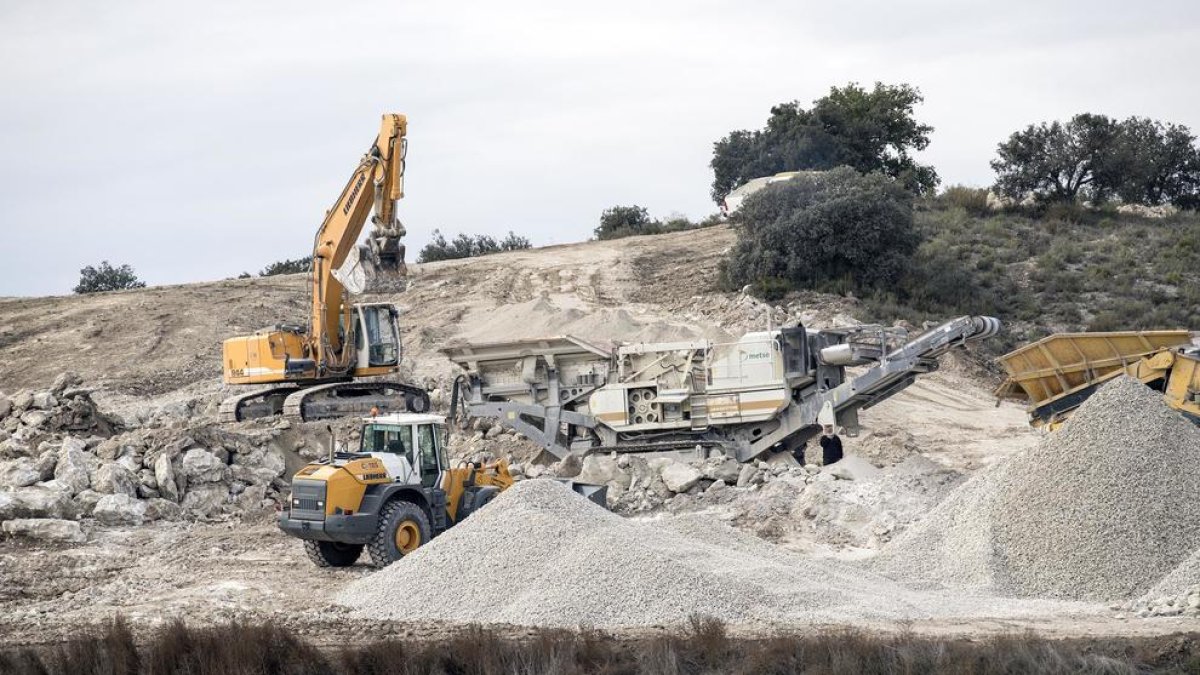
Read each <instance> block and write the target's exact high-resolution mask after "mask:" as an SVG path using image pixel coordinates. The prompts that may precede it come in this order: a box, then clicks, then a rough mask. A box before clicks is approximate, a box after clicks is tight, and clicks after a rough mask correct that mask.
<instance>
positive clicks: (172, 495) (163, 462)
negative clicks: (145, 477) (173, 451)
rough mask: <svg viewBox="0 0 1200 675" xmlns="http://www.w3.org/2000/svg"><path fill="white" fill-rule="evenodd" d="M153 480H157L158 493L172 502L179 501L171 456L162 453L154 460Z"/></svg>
mask: <svg viewBox="0 0 1200 675" xmlns="http://www.w3.org/2000/svg"><path fill="white" fill-rule="evenodd" d="M154 480H155V481H157V482H158V493H159V494H161V495H162V496H163V497H164V498H166V499H169V500H171V501H173V502H178V501H179V497H180V494H179V484H178V483H177V482H176V481H175V467H174V465H173V464H171V456H170V455H169V454H167V453H162V454H160V455H159V456H158V459H156V460H155V461H154Z"/></svg>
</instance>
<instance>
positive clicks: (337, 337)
mask: <svg viewBox="0 0 1200 675" xmlns="http://www.w3.org/2000/svg"><path fill="white" fill-rule="evenodd" d="M407 130H408V120H407V118H406V117H405V116H404V115H397V114H387V115H384V116H383V121H382V124H381V125H380V129H379V136H378V137H377V138H376V139H375V142H374V143H373V144H372V145H371V148H370V149H369V150H368V151H367V153H366V154H365V155H363V158H362V161H360V162H359V164H358V167H357V168H356V169H355V170H354V174H353V175H351V176H350V180H349V182H347V183H346V187H345V188H344V189H343V190H342V193H341V195H340V196H339V197H338V200H337V202H336V203H335V204H334V205H333V208H332V209H330V210H329V212H328V213H327V214H326V215H325V221H324V222H322V223H321V228H320V230H318V231H317V236H316V240H315V242H314V244H313V265H312V317H311V323H310V326H309V335H310V336H311V339H312V341H313V345H312V347H313V352H314V356H315V357H316V362H317V363H318V364H321V366H322V367H323V368H324V369H325V371H326V373H328V374H337V373H339V372H344V371H346V370H348V369H349V368H351V367H352V366H353V357H354V349H353V322H351V321H350V308H349V306H348V305H346V304H345V291H346V288H345V286H344V285H343V283H342V281H340V280H339V279H338V276H339V275H338V271H339V270H340V269H341V268H342V267H343V265H346V263H347V258H349V257H350V256H351V254H354V255H355V256H356V257H358V256H361V255H362V254H361V253H360V252H359V251H356V250H355V243H356V242H357V241H358V237H359V235H360V234H361V233H362V229H363V225H364V224H365V223H366V221H367V216H368V215H370V213H371V210H372V209H374V211H375V217H374V218H373V222H374V226H375V227H374V231H373V232H372V235H371V239H370V244H369V252H368V253H367V256H368V258H373V260H372V262H373V263H374V265H375V266H376V267H377V268H379V272H381V273H386V274H389V275H392V276H397V277H403V276H404V275H405V274H406V270H405V267H404V247H403V246H402V245H400V243H399V240H400V237H402V236H404V228H403V226H402V225H400V222H399V221H398V220H397V219H396V200H398V199H400V198H401V197H403V196H404V153H405V146H406V140H405V136H406V133H407ZM350 262H351V263H354V262H356V260H352V261H350Z"/></svg>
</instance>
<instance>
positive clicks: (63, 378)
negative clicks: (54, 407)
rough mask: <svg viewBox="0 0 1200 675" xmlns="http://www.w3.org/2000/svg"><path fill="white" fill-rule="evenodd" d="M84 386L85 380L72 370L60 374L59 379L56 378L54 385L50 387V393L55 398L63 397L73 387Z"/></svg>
mask: <svg viewBox="0 0 1200 675" xmlns="http://www.w3.org/2000/svg"><path fill="white" fill-rule="evenodd" d="M81 384H83V378H82V377H80V376H79V374H78V373H75V372H72V371H70V370H68V371H65V372H62V373H59V374H58V377H56V378H54V384H52V385H51V386H50V392H51V393H53V394H54V395H55V396H62V394H63V392H64V391H66V390H67V389H68V388H71V387H78V386H79V385H81Z"/></svg>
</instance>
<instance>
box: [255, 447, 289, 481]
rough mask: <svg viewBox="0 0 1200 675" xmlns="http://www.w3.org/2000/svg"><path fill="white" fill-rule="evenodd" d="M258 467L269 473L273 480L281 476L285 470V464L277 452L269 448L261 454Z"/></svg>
mask: <svg viewBox="0 0 1200 675" xmlns="http://www.w3.org/2000/svg"><path fill="white" fill-rule="evenodd" d="M259 467H260V468H262V469H266V470H268V471H270V472H271V474H272V475H271V478H275V477H277V476H282V475H283V472H284V469H286V468H287V462H286V461H285V460H284V459H283V455H282V454H281V453H280V452H279V451H278V450H276V449H274V448H270V449H268V450H267V451H266V452H264V453H263V456H262V460H261V462H260V464H259Z"/></svg>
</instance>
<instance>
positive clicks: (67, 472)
mask: <svg viewBox="0 0 1200 675" xmlns="http://www.w3.org/2000/svg"><path fill="white" fill-rule="evenodd" d="M85 447H87V446H85V445H84V443H83V441H81V440H79V439H77V438H67V439H66V440H64V441H63V444H62V447H61V448H60V449H59V451H58V464H57V465H56V466H55V467H54V479H55V480H56V481H58V482H59V483H61V484H62V485H63V487H64V488H65V489H66V490H67V491H69V492H70V493H71V494H76V493H78V492H83V491H84V490H86V489H88V488H89V487H91V484H92V481H91V478H90V477H89V475H90V473H91V472H90V471H89V468H90V464H91V462H89V461H88V457H87V456H86V455H85V453H84V451H83V450H84V448H85Z"/></svg>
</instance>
